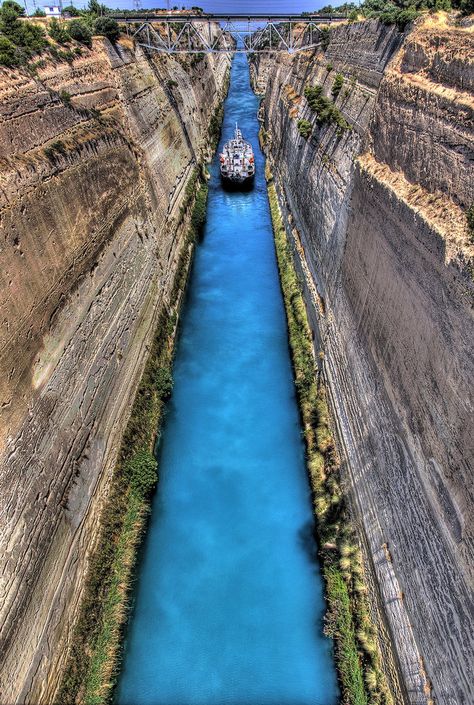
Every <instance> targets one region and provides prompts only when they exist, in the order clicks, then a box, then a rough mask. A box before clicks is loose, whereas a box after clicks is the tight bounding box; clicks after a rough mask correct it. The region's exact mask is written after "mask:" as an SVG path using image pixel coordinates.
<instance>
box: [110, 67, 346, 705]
mask: <svg viewBox="0 0 474 705" xmlns="http://www.w3.org/2000/svg"><path fill="white" fill-rule="evenodd" d="M257 108H258V99H257V98H256V97H255V95H254V94H253V92H252V90H251V88H250V84H249V73H248V67H247V61H246V59H245V57H244V56H243V55H237V57H236V59H235V61H234V63H233V67H232V74H231V84H230V90H229V95H228V98H227V101H226V104H225V115H224V124H223V132H222V139H223V140H227V139H229V138H230V137H231V136H232V133H233V130H234V127H235V122H236V121H237V122H238V124H239V126H240V127H241V129H242V132H243V135H244V137H246V138H248V139H250V141H251V142H252V144H253V147H254V150H255V158H256V165H257V178H256V183H255V188H254V189H253V191H251V192H248V193H226V192H224V191H223V190H222V188H221V186H220V183H219V173H218V156H217V157H216V158H215V159H214V162H213V164H212V168H211V172H212V176H211V181H210V190H209V205H208V218H207V224H206V227H205V232H204V238H203V242H202V243H201V244H200V245H199V246H198V247H197V251H196V256H195V262H194V267H193V272H192V276H191V281H190V286H189V292H188V295H187V300H186V303H185V307H184V311H183V316H182V323H181V332H180V336H179V342H178V347H177V354H176V360H175V364H174V379H175V385H174V391H173V397H172V400H171V402H170V403H169V407H168V411H167V417H166V422H165V426H164V431H163V437H162V442H161V446H160V450H159V474H160V480H159V485H158V489H157V492H156V495H155V497H154V501H153V507H152V514H151V520H150V525H149V530H148V534H147V537H146V541H145V546H144V550H143V556H142V559H141V562H140V568H139V575H138V582H137V588H136V595H135V605H134V610H133V613H132V617H131V621H130V625H129V628H128V634H127V639H126V644H125V654H124V661H123V667H122V673H121V677H120V680H119V684H118V688H117V693H116V703H117V705H224V704H225V705H316V704H318V705H334V703H335V702H336V701H337V696H338V692H337V685H336V676H335V671H334V665H333V660H332V650H331V648H332V647H331V642H330V641H329V640H328V639H326V638H325V637H324V636H323V633H322V619H323V612H324V600H323V594H322V582H321V578H320V574H319V567H318V564H317V559H316V557H315V546H314V542H313V538H312V511H311V498H310V491H309V484H308V480H307V477H306V472H305V467H304V447H303V443H302V439H301V428H300V423H299V417H298V410H297V404H296V398H295V390H294V386H293V381H292V370H291V363H290V356H289V350H288V341H287V330H286V320H285V314H284V307H283V300H282V296H281V291H280V284H279V279H278V270H277V264H276V257H275V252H274V246H273V238H272V229H271V220H270V213H269V208H268V202H267V195H266V187H265V180H264V161H263V156H262V154H261V152H260V149H259V146H258V137H257V134H258V121H257V117H256V113H257Z"/></svg>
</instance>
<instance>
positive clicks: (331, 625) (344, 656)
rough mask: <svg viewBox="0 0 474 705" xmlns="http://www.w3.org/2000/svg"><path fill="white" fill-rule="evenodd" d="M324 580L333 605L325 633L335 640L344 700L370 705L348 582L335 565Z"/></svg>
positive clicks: (329, 602)
mask: <svg viewBox="0 0 474 705" xmlns="http://www.w3.org/2000/svg"><path fill="white" fill-rule="evenodd" d="M324 581H325V584H326V594H327V597H328V604H329V610H328V613H327V615H326V626H325V632H326V634H327V635H328V636H331V637H332V638H333V639H334V642H335V652H336V659H337V663H338V669H339V675H340V681H341V684H342V701H343V702H344V703H350V704H351V705H367V695H366V691H365V687H364V677H363V673H362V668H361V663H360V659H359V653H358V651H357V644H356V637H355V631H354V622H353V619H352V609H351V601H350V597H349V591H348V589H347V584H346V582H345V580H344V579H343V578H342V576H341V573H340V572H339V571H338V570H337V569H336V568H334V567H333V566H330V567H328V568H325V570H324Z"/></svg>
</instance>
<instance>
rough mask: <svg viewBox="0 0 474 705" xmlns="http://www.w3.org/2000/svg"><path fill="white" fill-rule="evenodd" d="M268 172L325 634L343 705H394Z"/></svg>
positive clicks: (298, 289) (302, 306) (288, 247)
mask: <svg viewBox="0 0 474 705" xmlns="http://www.w3.org/2000/svg"><path fill="white" fill-rule="evenodd" d="M266 171H267V178H268V180H269V184H268V195H269V201H270V210H271V215H272V221H273V228H274V237H275V247H276V252H277V259H278V267H279V271H280V280H281V286H282V291H283V295H284V301H285V309H286V315H287V322H288V332H289V341H290V348H291V354H292V360H293V369H294V375H295V385H296V390H297V395H298V401H299V406H300V411H301V417H302V422H303V428H304V436H305V442H306V456H307V466H308V474H309V477H310V481H311V487H312V493H313V505H314V512H315V517H316V530H317V536H318V540H319V546H320V557H321V561H322V567H323V576H324V581H325V588H326V599H327V603H328V612H327V615H326V620H325V632H326V633H327V634H328V635H329V636H331V637H332V638H333V639H334V644H335V657H336V664H337V670H338V675H339V682H340V686H341V691H342V702H343V703H344V705H367V704H369V705H391V704H392V702H393V700H392V697H391V694H390V692H389V691H388V688H387V685H386V681H385V677H384V675H383V672H382V669H381V666H380V657H379V653H378V647H377V641H376V636H375V631H374V627H373V625H372V622H371V618H370V610H369V604H368V599H367V595H366V592H367V590H366V587H365V583H364V571H363V566H362V558H361V552H360V549H359V547H358V544H357V538H356V534H355V531H354V529H353V527H352V525H351V521H350V516H349V513H348V508H347V505H346V502H345V499H344V494H343V490H342V487H341V477H340V468H339V460H338V456H337V451H336V446H335V443H334V439H333V435H332V432H331V427H330V414H329V409H328V405H327V401H326V391H325V388H324V385H323V383H322V381H321V380H319V383H318V382H317V374H316V363H315V359H314V354H313V343H312V336H311V330H310V327H309V324H308V319H307V314H306V308H305V304H304V300H303V296H302V292H301V286H300V283H299V281H298V278H297V275H296V272H295V269H294V264H293V254H292V249H291V245H290V242H289V241H288V238H287V235H286V230H285V227H284V224H283V221H282V217H281V213H280V209H279V205H278V198H277V193H276V188H275V185H274V183H273V182H272V178H271V175H270V173H269V171H268V168H267V170H266Z"/></svg>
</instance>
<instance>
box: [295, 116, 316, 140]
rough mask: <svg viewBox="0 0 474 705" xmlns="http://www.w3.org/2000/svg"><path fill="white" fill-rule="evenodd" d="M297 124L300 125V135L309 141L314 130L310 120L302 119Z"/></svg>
mask: <svg viewBox="0 0 474 705" xmlns="http://www.w3.org/2000/svg"><path fill="white" fill-rule="evenodd" d="M297 124H298V132H299V133H300V135H301V136H302V137H304V138H305V140H307V139H308V137H309V136H310V134H311V132H312V129H313V127H312V125H311V123H310V122H309V121H308V120H304V119H301V120H298V123H297Z"/></svg>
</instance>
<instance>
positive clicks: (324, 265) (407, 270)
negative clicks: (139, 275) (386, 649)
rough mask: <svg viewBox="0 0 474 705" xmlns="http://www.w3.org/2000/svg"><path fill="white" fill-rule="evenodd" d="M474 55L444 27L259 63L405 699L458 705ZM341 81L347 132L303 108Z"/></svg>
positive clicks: (466, 488)
mask: <svg viewBox="0 0 474 705" xmlns="http://www.w3.org/2000/svg"><path fill="white" fill-rule="evenodd" d="M473 56H474V35H473V33H472V30H471V29H467V28H462V27H454V26H450V25H449V24H448V22H447V21H446V20H445V19H443V18H442V17H441V18H438V19H437V20H436V19H431V20H428V21H425V22H423V21H422V22H421V23H419V24H418V25H417V26H416V27H415V28H413V29H412V30H411V31H409V32H407V34H406V35H405V36H402V35H400V34H399V33H398V32H397V31H396V30H395V29H393V28H388V27H384V26H382V25H379V24H378V23H376V22H375V21H370V22H364V23H358V24H353V25H347V26H344V27H338V28H336V29H335V30H331V34H330V42H329V45H328V47H327V49H326V51H322V50H320V51H318V52H315V53H309V52H305V53H301V54H296V55H295V56H294V57H290V56H287V55H285V54H279V55H278V56H277V57H273V59H272V60H271V61H272V63H270V62H269V61H267V60H265V59H263V60H260V61H258V60H257V61H256V63H254V64H253V66H252V72H253V76H254V81H255V84H256V85H257V86H258V85H260V87H261V88H263V87H265V100H264V110H265V113H264V115H265V122H264V129H265V132H264V139H265V141H266V143H267V151H268V154H269V157H270V160H271V169H272V171H273V173H274V176H275V180H276V183H277V186H278V188H279V193H280V198H281V204H282V207H283V210H284V211H285V212H286V216H287V226H288V229H289V231H291V233H292V235H293V238H294V242H295V253H296V257H297V264H298V266H299V268H300V271H301V274H302V278H304V282H305V284H304V286H305V293H306V299H307V302H308V307H309V312H310V317H311V321H312V326H313V328H314V333H315V339H316V341H317V347H318V348H319V347H322V349H323V350H324V364H323V367H324V373H325V375H326V378H327V380H328V383H329V390H330V395H331V401H332V405H333V409H334V411H335V416H336V417H337V423H338V431H339V437H340V441H341V450H342V453H343V456H344V461H345V462H344V465H345V467H347V476H348V478H350V480H351V486H352V489H353V497H354V504H355V507H356V511H357V512H358V514H359V519H360V520H361V521H362V523H363V526H364V529H365V534H366V537H367V540H368V545H369V547H370V552H371V554H372V557H373V563H374V570H375V574H376V576H377V579H378V584H379V588H380V594H381V599H382V602H383V604H384V609H385V613H386V615H387V617H388V624H389V627H390V631H391V636H392V639H393V643H394V645H395V647H396V651H397V655H398V661H399V665H400V670H401V672H402V675H403V679H402V680H403V682H404V693H400V695H399V697H400V698H402V697H403V698H404V699H405V700H406V701H407V702H410V703H426V702H429V701H430V699H431V698H434V700H435V702H436V703H440V704H443V705H448V704H449V705H460V704H461V703H464V704H466V705H467V703H469V702H470V698H471V697H472V693H471V688H472V682H474V673H473V668H474V637H473V635H474V605H473V599H472V579H473V577H474V576H473V574H472V567H473V565H474V545H473V538H474V536H473V532H474V529H473V523H472V513H473V510H474V482H473V478H472V464H473V452H472V451H473V444H472V438H473V434H474V428H473V418H474V417H473V406H474V399H473V394H472V379H473V378H474V358H473V351H472V340H473V334H474V325H473V309H472V306H473V293H474V287H473V282H472V256H473V254H474V252H473V249H474V248H473V246H472V244H471V242H470V238H469V233H468V229H467V222H466V210H467V208H469V207H470V206H471V204H472V202H473V200H474V183H473V130H472V128H473V115H474V113H473V108H474V100H473V96H472V92H471V91H472V81H473V79H474V67H473ZM336 72H340V73H342V75H343V76H344V85H343V87H342V89H341V91H340V93H339V95H338V96H337V98H336V99H335V104H336V106H337V107H338V108H339V110H340V111H341V113H342V115H343V116H344V118H345V119H346V121H347V122H348V123H349V124H350V125H351V128H352V129H349V130H345V129H343V130H339V131H338V129H337V126H336V125H331V124H328V123H326V124H323V125H322V126H321V127H319V126H318V125H317V122H316V119H315V117H316V116H315V114H314V113H313V112H312V111H311V109H310V108H309V106H308V104H307V101H306V99H305V97H304V88H305V87H306V86H308V85H321V86H323V92H324V95H325V96H327V97H328V98H330V99H332V97H331V88H332V86H333V83H334V77H335V74H336ZM300 119H305V120H308V121H309V122H311V125H312V132H311V134H310V136H309V138H308V139H305V138H304V137H303V136H301V135H300V133H299V131H298V120H300Z"/></svg>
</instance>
